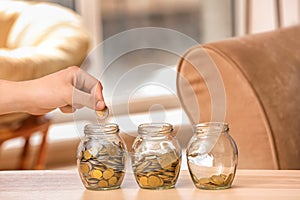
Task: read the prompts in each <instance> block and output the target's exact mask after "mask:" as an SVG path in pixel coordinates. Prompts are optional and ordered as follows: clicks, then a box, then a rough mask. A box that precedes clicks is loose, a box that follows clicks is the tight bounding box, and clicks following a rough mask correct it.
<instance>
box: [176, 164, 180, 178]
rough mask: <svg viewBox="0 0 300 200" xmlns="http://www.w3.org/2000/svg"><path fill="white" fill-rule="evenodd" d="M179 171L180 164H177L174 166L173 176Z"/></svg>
mask: <svg viewBox="0 0 300 200" xmlns="http://www.w3.org/2000/svg"><path fill="white" fill-rule="evenodd" d="M179 172H180V165H179V164H177V165H176V167H175V176H176V175H178V173H179Z"/></svg>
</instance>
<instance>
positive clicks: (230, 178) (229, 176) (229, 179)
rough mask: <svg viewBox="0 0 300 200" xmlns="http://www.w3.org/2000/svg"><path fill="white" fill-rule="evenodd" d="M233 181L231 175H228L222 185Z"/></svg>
mask: <svg viewBox="0 0 300 200" xmlns="http://www.w3.org/2000/svg"><path fill="white" fill-rule="evenodd" d="M232 179H233V173H230V174H229V175H228V176H227V178H226V179H225V181H224V185H228V184H229V183H230V182H231V181H232Z"/></svg>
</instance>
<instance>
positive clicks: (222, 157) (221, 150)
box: [186, 122, 238, 190]
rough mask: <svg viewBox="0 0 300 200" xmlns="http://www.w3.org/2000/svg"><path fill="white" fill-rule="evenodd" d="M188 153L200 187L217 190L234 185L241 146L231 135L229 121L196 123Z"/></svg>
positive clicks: (197, 185) (193, 176)
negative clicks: (238, 146) (239, 147)
mask: <svg viewBox="0 0 300 200" xmlns="http://www.w3.org/2000/svg"><path fill="white" fill-rule="evenodd" d="M186 156H187V164H188V168H189V172H190V175H191V178H192V180H193V182H194V185H195V186H196V187H197V188H200V189H210V190H217V189H226V188H230V187H231V184H232V182H233V179H234V176H235V172H236V167H237V162H238V149H237V146H236V143H235V141H234V140H233V138H232V137H231V136H230V135H229V128H228V124H227V123H221V122H210V123H201V124H197V125H195V126H194V135H193V137H192V138H191V140H190V142H189V144H188V147H187V151H186Z"/></svg>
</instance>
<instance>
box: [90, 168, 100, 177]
mask: <svg viewBox="0 0 300 200" xmlns="http://www.w3.org/2000/svg"><path fill="white" fill-rule="evenodd" d="M91 177H92V178H97V179H100V178H101V177H102V172H101V171H100V170H97V169H94V170H92V171H91Z"/></svg>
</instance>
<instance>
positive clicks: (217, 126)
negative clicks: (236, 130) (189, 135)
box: [194, 122, 229, 134]
mask: <svg viewBox="0 0 300 200" xmlns="http://www.w3.org/2000/svg"><path fill="white" fill-rule="evenodd" d="M228 131H229V126H228V123H225V122H205V123H199V124H196V125H195V126H194V132H195V133H197V134H219V133H225V132H228Z"/></svg>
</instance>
